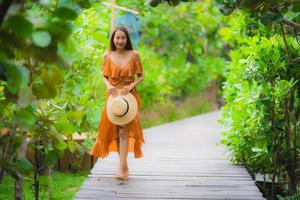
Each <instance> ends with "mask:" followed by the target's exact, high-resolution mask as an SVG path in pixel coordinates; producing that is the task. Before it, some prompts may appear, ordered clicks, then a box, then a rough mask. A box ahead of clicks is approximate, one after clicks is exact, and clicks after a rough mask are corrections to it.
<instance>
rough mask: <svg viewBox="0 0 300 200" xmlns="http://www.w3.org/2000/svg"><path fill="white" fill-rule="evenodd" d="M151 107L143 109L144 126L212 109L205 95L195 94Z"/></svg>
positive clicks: (147, 126) (142, 120)
mask: <svg viewBox="0 0 300 200" xmlns="http://www.w3.org/2000/svg"><path fill="white" fill-rule="evenodd" d="M154 105H155V106H153V107H152V108H150V109H145V110H143V109H142V115H141V122H142V127H143V128H149V127H152V126H156V125H159V124H163V123H167V122H172V121H175V120H179V119H184V118H187V117H192V116H194V115H198V114H201V113H205V112H209V111H211V110H212V105H211V103H209V101H208V100H207V98H206V96H205V95H201V96H200V95H193V96H189V97H187V98H185V99H184V100H173V101H170V102H168V103H158V104H154Z"/></svg>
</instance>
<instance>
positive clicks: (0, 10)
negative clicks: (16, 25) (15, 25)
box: [0, 0, 13, 27]
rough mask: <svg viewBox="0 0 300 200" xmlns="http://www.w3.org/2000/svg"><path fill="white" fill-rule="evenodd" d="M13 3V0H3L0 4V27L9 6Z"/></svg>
mask: <svg viewBox="0 0 300 200" xmlns="http://www.w3.org/2000/svg"><path fill="white" fill-rule="evenodd" d="M12 3H13V0H4V1H3V2H2V3H1V4H0V27H1V25H2V22H3V19H4V17H5V15H6V13H7V11H8V9H9V7H10V5H11V4H12Z"/></svg>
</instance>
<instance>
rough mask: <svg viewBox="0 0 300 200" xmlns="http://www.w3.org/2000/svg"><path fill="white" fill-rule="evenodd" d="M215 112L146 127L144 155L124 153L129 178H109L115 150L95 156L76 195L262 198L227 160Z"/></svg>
mask: <svg viewBox="0 0 300 200" xmlns="http://www.w3.org/2000/svg"><path fill="white" fill-rule="evenodd" d="M219 115H220V112H218V111H217V112H211V113H207V114H203V115H198V116H195V117H192V118H188V119H184V120H179V121H176V122H172V123H168V124H163V125H161V126H156V127H153V128H149V129H145V130H144V136H145V142H146V144H145V145H144V146H143V152H144V157H143V158H140V159H134V158H133V155H132V154H131V153H130V154H129V157H128V165H129V170H130V171H129V180H127V181H119V180H116V179H115V178H114V174H115V172H116V170H117V167H118V155H117V154H116V153H111V154H110V155H109V156H108V157H107V158H105V159H98V161H97V163H96V164H95V166H94V168H93V169H92V171H91V174H90V175H89V176H88V178H87V179H86V181H85V182H84V184H83V185H82V187H81V189H80V191H79V192H78V193H77V194H76V196H75V199H77V200H79V199H80V200H83V199H122V200H125V199H236V200H245V199H249V200H250V199H253V200H260V199H264V198H263V197H262V194H261V193H260V192H259V190H258V188H257V187H256V185H255V184H254V181H253V180H252V179H251V177H250V175H249V174H248V172H247V171H246V169H245V168H244V166H242V165H233V164H230V162H229V161H228V159H227V158H226V157H227V156H226V155H227V154H225V153H226V150H225V147H224V146H223V145H216V143H217V142H218V141H219V140H220V138H221V133H220V132H221V128H220V125H218V124H217V122H216V120H217V118H218V117H219Z"/></svg>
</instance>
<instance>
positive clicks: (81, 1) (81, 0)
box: [77, 0, 91, 9]
mask: <svg viewBox="0 0 300 200" xmlns="http://www.w3.org/2000/svg"><path fill="white" fill-rule="evenodd" d="M77 4H78V5H80V7H82V8H85V9H87V8H90V7H91V3H90V1H89V0H78V1H77Z"/></svg>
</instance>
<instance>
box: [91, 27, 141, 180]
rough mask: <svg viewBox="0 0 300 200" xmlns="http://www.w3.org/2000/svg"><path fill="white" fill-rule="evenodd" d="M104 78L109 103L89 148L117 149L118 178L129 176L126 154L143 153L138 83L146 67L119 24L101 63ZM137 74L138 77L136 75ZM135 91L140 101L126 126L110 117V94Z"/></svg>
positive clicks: (99, 152)
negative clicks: (93, 142)
mask: <svg viewBox="0 0 300 200" xmlns="http://www.w3.org/2000/svg"><path fill="white" fill-rule="evenodd" d="M102 75H103V81H104V83H105V85H106V86H107V88H108V90H107V91H106V103H105V106H104V108H103V111H102V115H101V120H100V123H99V133H98V136H97V139H96V142H95V144H94V146H93V148H92V150H91V152H90V154H91V155H93V156H96V157H101V158H104V157H106V156H108V154H109V152H111V151H118V154H119V168H118V171H117V172H116V176H115V177H116V178H117V179H121V180H126V179H128V173H129V172H128V165H127V155H128V151H129V152H134V156H135V158H140V157H142V156H143V154H142V151H141V147H142V143H145V142H144V137H143V132H142V128H141V124H140V118H139V116H140V111H141V99H140V94H139V93H138V91H137V90H136V88H135V86H136V85H137V84H139V83H140V82H141V81H143V79H144V78H143V69H142V64H141V61H140V57H139V54H138V53H137V51H135V50H134V49H133V48H132V44H131V41H130V37H129V33H128V31H127V29H126V28H124V27H122V26H119V27H117V28H116V29H115V30H114V31H113V32H112V34H111V38H110V49H109V52H107V53H105V54H104V62H103V67H102ZM135 75H137V78H135ZM129 92H130V93H132V94H133V95H134V96H135V98H136V100H137V103H138V114H137V115H136V116H135V118H134V119H133V120H132V121H131V122H129V123H128V124H125V125H123V126H119V125H115V124H114V123H112V122H111V121H110V120H109V119H108V117H107V110H106V104H107V99H108V96H109V95H110V94H111V95H112V96H117V95H118V94H120V93H121V94H123V95H125V94H127V93H129Z"/></svg>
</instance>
